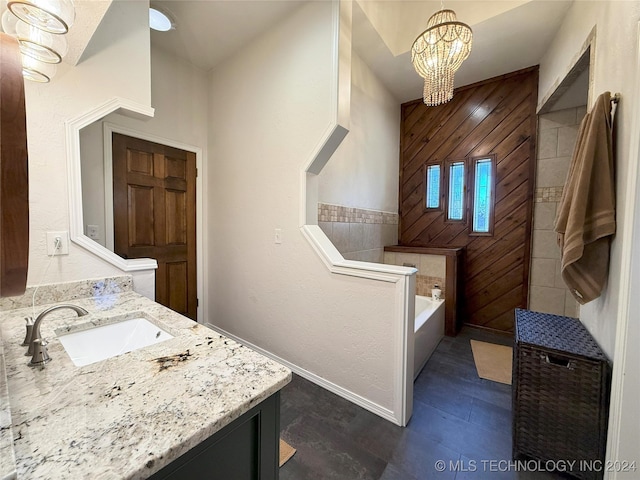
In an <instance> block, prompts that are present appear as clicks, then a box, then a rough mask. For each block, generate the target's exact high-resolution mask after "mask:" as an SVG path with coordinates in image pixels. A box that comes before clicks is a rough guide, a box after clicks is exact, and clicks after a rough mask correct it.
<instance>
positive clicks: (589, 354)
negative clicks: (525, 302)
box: [512, 309, 611, 480]
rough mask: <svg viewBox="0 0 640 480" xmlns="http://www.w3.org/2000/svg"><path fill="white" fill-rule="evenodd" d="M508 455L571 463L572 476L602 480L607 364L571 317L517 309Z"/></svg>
mask: <svg viewBox="0 0 640 480" xmlns="http://www.w3.org/2000/svg"><path fill="white" fill-rule="evenodd" d="M515 317H516V322H515V325H516V328H515V348H514V351H513V382H512V393H513V456H514V459H519V458H530V459H534V460H540V461H544V462H546V461H553V462H558V461H561V462H570V461H575V462H576V463H575V467H574V469H573V470H572V471H571V472H570V473H571V474H572V475H574V476H576V477H578V478H583V479H586V480H591V479H600V478H602V475H603V472H602V469H601V468H600V469H599V468H594V467H597V466H598V465H599V464H598V463H597V461H598V460H599V461H601V462H602V464H600V465H604V456H605V447H606V440H607V422H608V415H609V393H610V382H611V366H610V364H609V362H608V360H607V358H606V356H605V355H604V353H603V352H602V350H601V349H600V347H599V346H598V345H597V343H596V342H595V340H594V339H593V337H592V336H591V335H590V334H589V332H588V331H587V329H586V328H585V327H584V326H583V325H582V323H580V321H579V320H578V319H576V318H571V317H562V316H559V315H550V314H545V313H538V312H531V311H528V310H521V309H516V313H515Z"/></svg>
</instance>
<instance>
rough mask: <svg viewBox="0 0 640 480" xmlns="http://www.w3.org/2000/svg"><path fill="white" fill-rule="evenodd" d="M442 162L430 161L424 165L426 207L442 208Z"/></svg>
mask: <svg viewBox="0 0 640 480" xmlns="http://www.w3.org/2000/svg"><path fill="white" fill-rule="evenodd" d="M442 173H443V172H442V163H441V162H437V163H428V164H426V165H425V166H424V199H425V201H424V208H425V210H441V209H442V203H443V202H442V199H443V191H442Z"/></svg>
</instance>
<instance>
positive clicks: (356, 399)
mask: <svg viewBox="0 0 640 480" xmlns="http://www.w3.org/2000/svg"><path fill="white" fill-rule="evenodd" d="M204 325H205V326H206V327H209V328H210V329H211V330H214V331H216V332H218V333H220V334H221V335H224V336H225V337H229V338H231V339H232V340H235V341H236V342H238V343H240V344H242V345H244V346H245V347H249V348H250V349H251V350H255V351H256V352H258V353H260V354H262V355H264V356H265V357H268V358H270V359H271V360H274V361H276V362H278V363H281V364H282V365H284V366H285V367H287V368H288V369H289V370H291V371H292V372H294V373H296V374H297V375H300V376H301V377H302V378H304V379H306V380H309V381H310V382H313V383H315V384H316V385H319V386H321V387H322V388H324V389H326V390H329V391H330V392H331V393H335V394H336V395H338V396H339V397H342V398H344V399H345V400H348V401H350V402H351V403H354V404H356V405H358V406H359V407H362V408H364V409H365V410H368V411H370V412H371V413H374V414H376V415H378V416H379V417H382V418H384V419H385V420H389V421H390V422H392V423H394V424H396V425H400V422H399V420H398V418H396V416H395V415H394V414H393V412H392V411H391V410H389V409H388V408H384V407H382V406H380V405H378V404H377V403H374V402H372V401H370V400H367V399H366V398H364V397H362V396H360V395H358V394H357V393H353V392H352V391H350V390H347V389H346V388H343V387H341V386H340V385H336V384H335V383H333V382H330V381H329V380H327V379H326V378H322V377H320V376H319V375H316V374H315V373H313V372H310V371H308V370H305V369H304V368H302V367H299V366H298V365H295V364H293V363H291V362H288V361H287V360H285V359H283V358H281V357H279V356H277V355H275V354H273V353H271V352H269V351H267V350H265V349H263V348H260V347H258V346H257V345H254V344H253V343H251V342H247V341H246V340H243V339H242V338H239V337H237V336H235V335H233V334H232V333H229V332H227V331H226V330H224V329H222V328H220V327H217V326H215V325H213V324H212V323H208V322H207V323H205V324H204Z"/></svg>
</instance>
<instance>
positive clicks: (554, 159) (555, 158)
mask: <svg viewBox="0 0 640 480" xmlns="http://www.w3.org/2000/svg"><path fill="white" fill-rule="evenodd" d="M585 113H586V106H585V107H577V108H568V109H565V110H558V111H555V112H550V113H546V114H543V115H540V116H539V117H538V122H539V123H538V158H537V169H536V190H535V203H534V211H533V242H532V245H531V257H532V259H531V271H530V277H529V308H530V309H531V310H535V311H538V312H545V313H553V314H556V315H567V316H570V317H577V316H578V314H579V305H578V303H577V302H576V301H575V300H574V298H573V297H572V295H571V293H569V290H568V289H567V287H566V285H565V283H564V281H563V280H562V276H561V274H560V249H559V248H558V244H557V241H556V233H555V232H554V231H553V224H554V221H555V217H556V211H557V208H558V205H559V203H560V199H561V197H562V189H563V186H564V183H565V180H566V177H567V172H568V171H569V164H570V163H571V155H572V154H573V149H574V146H575V142H576V138H577V135H578V127H579V125H580V122H581V121H582V117H584V115H585Z"/></svg>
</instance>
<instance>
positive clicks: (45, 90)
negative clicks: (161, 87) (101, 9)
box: [25, 2, 151, 285]
mask: <svg viewBox="0 0 640 480" xmlns="http://www.w3.org/2000/svg"><path fill="white" fill-rule="evenodd" d="M86 57H87V58H86V60H84V61H83V62H81V63H80V64H79V65H77V66H76V67H70V66H68V65H66V64H62V65H60V67H59V68H58V74H57V76H56V77H55V78H54V79H53V81H52V82H51V83H50V84H46V85H40V84H35V83H33V82H26V86H25V90H26V105H27V134H28V148H29V209H30V248H29V274H28V278H27V283H28V284H29V285H35V284H37V283H40V282H45V283H47V282H65V281H71V280H79V279H85V278H92V277H102V276H109V275H115V274H119V273H121V272H120V270H118V269H116V268H115V267H113V266H111V265H109V264H107V263H105V262H104V261H102V260H100V259H98V258H96V257H95V256H94V255H92V254H90V253H88V252H86V251H85V250H83V249H81V248H79V247H77V246H75V245H74V244H71V245H70V254H69V255H66V256H58V257H54V259H53V260H52V261H51V263H50V259H49V257H47V253H46V242H45V238H46V232H47V231H64V230H69V208H68V203H69V201H68V192H67V155H66V146H65V124H64V122H65V121H66V120H68V119H71V118H75V117H77V116H79V115H81V114H83V113H85V112H86V111H88V110H90V109H92V108H94V107H95V106H96V105H99V104H102V103H104V102H106V101H107V100H110V99H111V98H113V97H114V96H120V97H125V98H128V99H131V100H133V101H135V102H138V103H140V104H146V105H150V103H151V98H150V93H151V87H150V82H151V70H150V61H149V28H148V10H147V7H146V6H145V3H144V2H126V3H124V2H114V3H113V4H112V6H111V7H110V9H109V11H108V12H107V13H106V15H105V17H104V19H103V21H102V23H101V24H100V26H99V27H98V30H97V31H96V34H95V36H94V37H93V39H92V41H91V43H90V44H89V47H88V48H87V50H86ZM49 263H50V264H49ZM45 272H46V274H45Z"/></svg>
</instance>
